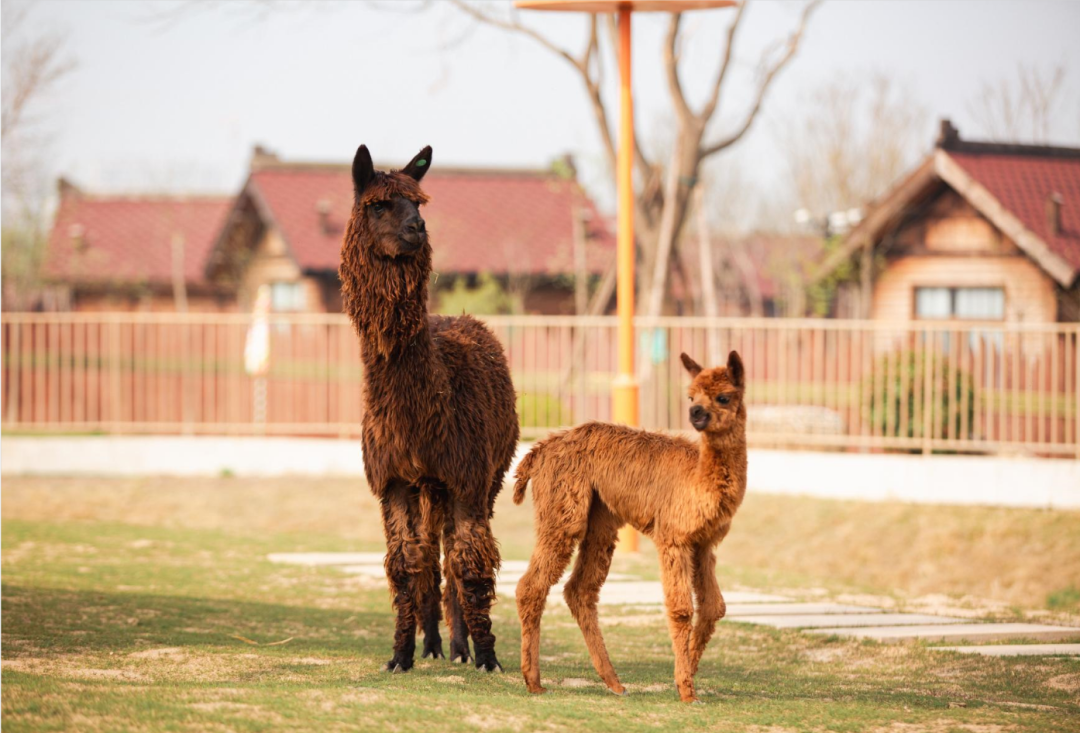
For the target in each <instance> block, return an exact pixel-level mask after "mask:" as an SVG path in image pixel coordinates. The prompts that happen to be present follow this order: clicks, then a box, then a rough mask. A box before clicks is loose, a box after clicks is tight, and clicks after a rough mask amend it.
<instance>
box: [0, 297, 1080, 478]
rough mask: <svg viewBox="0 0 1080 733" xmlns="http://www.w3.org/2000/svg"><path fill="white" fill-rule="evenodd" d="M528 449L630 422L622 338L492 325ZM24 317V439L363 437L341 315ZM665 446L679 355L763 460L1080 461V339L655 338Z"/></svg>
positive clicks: (355, 366) (647, 330)
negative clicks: (620, 376)
mask: <svg viewBox="0 0 1080 733" xmlns="http://www.w3.org/2000/svg"><path fill="white" fill-rule="evenodd" d="M485 320H486V321H487V323H488V325H489V326H490V327H491V328H492V329H493V330H494V331H495V333H496V334H497V335H498V337H499V338H500V339H501V340H502V342H503V344H504V345H505V347H506V350H507V354H508V356H509V359H510V363H511V369H512V371H513V375H514V381H515V384H516V387H517V390H518V413H519V415H520V418H521V421H522V429H523V434H525V435H526V436H537V435H542V434H544V433H546V432H548V431H549V430H551V429H552V428H556V427H562V426H569V425H573V424H576V423H580V422H582V421H585V420H591V419H597V420H606V419H610V393H611V382H612V379H613V377H614V373H615V321H614V319H612V318H607V317H600V318H577V317H533V316H521V317H516V316H514V317H501V316H500V317H488V318H487V319H485ZM252 324H253V319H252V317H251V316H249V315H242V314H236V315H220V314H187V315H180V314H133V313H115V314H102V313H93V314H89V313H88V314H80V313H71V314H66V313H65V314H5V315H4V316H3V323H2V343H3V405H2V411H3V412H2V414H3V426H4V429H5V430H8V431H39V432H41V431H47V432H81V431H85V432H98V431H104V432H110V433H174V434H175V433H204V434H291V435H336V436H355V435H357V434H358V433H359V430H360V422H361V390H362V384H363V370H362V365H361V361H360V352H359V346H358V342H357V339H356V337H355V334H354V333H353V330H352V326H351V325H350V324H349V322H348V320H347V319H346V318H345V317H344V316H339V315H274V316H271V317H270V318H269V319H268V321H267V322H266V324H265V332H266V333H267V334H268V336H269V338H268V340H267V350H266V357H267V358H266V360H265V363H266V370H265V372H264V373H259V372H258V371H257V370H256V372H255V373H251V372H249V369H248V368H247V367H248V366H250V365H246V364H245V346H246V345H247V344H248V343H249V340H250V339H251V338H252V335H251V332H252ZM637 325H638V376H639V381H640V383H641V416H642V422H643V424H644V425H645V426H646V427H650V428H660V429H669V430H683V429H686V428H687V421H686V414H685V413H686V396H685V390H686V383H687V380H686V377H685V375H684V373H683V371H682V367H681V365H680V363H679V358H678V357H679V353H680V352H681V351H686V352H688V353H690V354H691V355H693V356H694V357H695V358H696V359H697V360H698V361H700V362H702V363H703V364H706V365H708V364H717V363H721V362H722V361H723V360H724V359H725V358H726V355H727V350H728V349H737V350H738V351H739V352H740V353H741V355H742V357H743V360H744V362H745V364H746V368H747V375H748V402H749V408H750V409H749V415H750V438H751V441H752V442H753V443H754V444H756V445H784V446H792V447H814V446H817V447H834V448H862V449H867V448H874V449H891V450H907V451H923V452H931V451H958V452H1023V453H1030V454H1039V455H1059V456H1072V457H1080V440H1078V435H1077V430H1078V414H1080V390H1078V384H1080V359H1078V356H1080V354H1078V343H1080V326H1077V325H1075V324H1053V325H1048V326H1030V325H1024V326H1021V325H1009V324H1002V323H956V322H948V323H946V322H940V323H934V322H913V323H901V324H882V323H874V322H867V321H839V320H809V319H798V320H794V319H726V318H725V319H704V318H659V319H652V320H647V319H639V320H638V324H637Z"/></svg>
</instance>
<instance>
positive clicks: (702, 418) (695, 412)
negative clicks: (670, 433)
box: [690, 405, 710, 430]
mask: <svg viewBox="0 0 1080 733" xmlns="http://www.w3.org/2000/svg"><path fill="white" fill-rule="evenodd" d="M709 418H710V415H709V411H708V410H706V409H705V408H704V407H702V406H701V405H694V406H693V407H691V408H690V424H691V425H693V426H694V427H695V428H697V429H698V430H704V429H705V426H707V425H708V424H709Z"/></svg>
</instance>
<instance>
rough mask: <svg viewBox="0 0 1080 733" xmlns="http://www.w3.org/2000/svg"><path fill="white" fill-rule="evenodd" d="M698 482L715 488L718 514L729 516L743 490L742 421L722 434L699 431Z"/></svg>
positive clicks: (743, 442)
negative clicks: (700, 435) (700, 432)
mask: <svg viewBox="0 0 1080 733" xmlns="http://www.w3.org/2000/svg"><path fill="white" fill-rule="evenodd" d="M697 481H698V485H699V486H704V487H707V488H709V489H713V490H715V491H716V496H715V499H716V500H717V501H718V502H719V511H720V513H721V514H724V515H727V516H730V515H733V514H734V513H735V510H736V509H738V508H739V504H741V503H742V499H743V494H744V493H745V491H746V431H745V429H744V427H743V425H742V424H740V425H738V426H736V427H735V428H734V429H732V430H731V431H729V432H728V433H726V434H725V435H723V436H709V435H707V434H702V437H701V448H700V451H699V454H698V465H697Z"/></svg>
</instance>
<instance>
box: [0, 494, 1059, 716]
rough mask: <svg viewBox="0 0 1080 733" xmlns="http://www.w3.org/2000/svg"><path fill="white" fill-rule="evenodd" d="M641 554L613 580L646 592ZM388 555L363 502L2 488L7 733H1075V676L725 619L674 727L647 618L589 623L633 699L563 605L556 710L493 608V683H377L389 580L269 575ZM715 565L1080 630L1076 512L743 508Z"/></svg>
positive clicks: (429, 666) (822, 504)
mask: <svg viewBox="0 0 1080 733" xmlns="http://www.w3.org/2000/svg"><path fill="white" fill-rule="evenodd" d="M530 511H531V510H530V509H529V508H528V506H526V507H524V508H519V507H514V506H513V505H512V504H511V503H510V501H509V492H505V493H504V495H503V496H502V497H501V498H500V504H499V506H498V508H497V510H496V534H497V536H498V537H499V539H500V540H501V542H502V547H503V554H504V557H506V558H520V559H524V558H527V556H528V552H529V548H530V545H531V542H532V535H531V529H530V527H531V515H530ZM644 544H645V545H646V546H645V548H644V549H643V552H642V553H641V555H640V556H639V557H636V558H633V559H627V558H621V557H620V558H619V559H617V561H616V567H615V568H614V570H615V571H619V572H634V573H638V574H641V575H643V576H646V577H649V576H652V577H655V574H656V566H655V557H654V555H653V553H652V552H651V548H650V547H648V544H647V543H644ZM380 548H381V528H380V524H379V518H378V511H377V510H376V508H375V506H374V502H373V501H372V499H371V497H370V495H369V494H368V492H367V490H366V488H364V487H363V486H362V485H361V483H360V482H359V481H348V480H339V479H328V480H312V479H274V480H267V481H255V480H248V479H235V478H234V479H228V478H222V479H216V480H182V479H157V478H146V479H139V480H87V479H78V480H76V479H16V478H6V479H5V480H4V481H3V555H2V558H3V647H2V656H3V693H2V695H3V724H4V730H5V731H22V730H33V731H45V730H74V731H105V730H109V731H112V730H131V731H158V730H161V731H229V730H237V731H249V730H250V731H258V730H312V731H336V730H395V731H411V730H419V731H425V732H428V733H430V732H433V731H441V730H468V731H477V730H481V731H483V730H514V731H530V730H564V729H565V730H589V731H638V730H642V731H644V730H648V731H652V730H673V731H684V730H695V729H708V730H717V731H727V730H731V731H742V730H749V731H755V732H757V733H766V732H773V733H779V732H781V731H789V730H791V731H803V730H805V731H825V730H832V731H863V730H883V731H897V732H898V733H900V732H902V733H909V732H910V731H917V730H928V731H953V730H956V731H983V732H987V733H989V732H993V731H1012V730H1017V731H1020V730H1025V731H1026V730H1032V731H1040V730H1044V731H1063V730H1077V729H1080V724H1078V723H1077V721H1078V720H1080V660H1076V659H1048V658H1027V659H1024V658H1011V659H1008V658H1006V659H991V658H983V657H976V656H965V655H956V654H947V653H941V652H935V651H932V650H930V649H929V648H927V647H926V646H924V645H920V644H902V645H879V644H875V643H870V642H858V641H845V640H839V639H830V638H822V637H815V636H812V635H807V634H800V633H798V632H794V631H774V630H768V629H763V628H758V627H752V626H748V625H742V624H736V623H731V622H723V623H721V625H720V627H719V630H718V632H717V634H716V637H715V638H714V640H713V642H712V644H711V645H710V647H709V649H708V651H707V653H706V656H705V659H704V660H703V662H702V665H701V672H700V673H699V676H698V687H699V693H700V696H701V698H702V700H703V701H704V702H705V704H704V705H700V706H685V705H682V704H680V703H679V702H678V697H677V694H676V692H675V689H674V685H673V683H672V654H671V648H670V642H669V640H668V636H667V629H666V625H665V624H664V621H663V618H662V616H661V615H660V614H659V613H656V612H643V611H641V610H640V609H639V610H624V611H619V610H618V609H608V608H604V609H602V611H601V614H602V619H603V621H604V631H605V636H606V639H607V642H608V648H609V650H610V651H611V653H612V657H613V661H614V664H615V667H616V669H617V670H618V671H619V673H620V675H621V677H622V680H623V682H624V683H625V684H627V687H628V688H629V691H630V694H629V695H628V696H627V697H625V698H616V697H614V696H612V695H610V694H608V693H607V692H606V690H605V689H604V688H603V687H602V686H601V685H600V683H599V681H598V679H597V678H596V675H595V673H594V672H593V670H592V667H591V665H590V664H589V661H588V656H587V654H586V652H585V648H584V643H583V641H582V639H581V635H580V633H579V631H578V629H577V626H576V624H574V622H573V619H572V618H571V617H570V615H569V613H568V612H567V611H566V610H565V609H564V608H563V607H562V606H553V607H552V609H551V610H550V611H549V612H548V614H547V615H546V616H545V625H544V641H543V646H542V655H543V657H542V661H543V669H542V673H543V675H544V684H545V685H546V686H547V687H548V688H549V690H550V692H549V693H548V694H547V695H545V696H542V697H531V696H529V695H527V693H526V692H525V688H524V684H523V683H522V681H521V678H520V674H519V671H518V654H517V650H518V644H519V634H518V626H517V620H516V615H515V613H514V609H513V604H512V603H510V602H508V601H507V600H501V601H500V602H499V603H498V604H497V605H496V608H495V611H494V626H495V633H496V635H497V636H498V652H499V655H500V660H501V661H502V663H503V666H504V667H505V668H506V673H505V674H502V675H498V674H494V675H488V674H484V673H481V672H477V671H476V670H474V669H473V668H471V667H469V668H465V669H463V668H461V667H459V666H454V665H451V664H450V663H449V662H446V661H438V662H435V661H430V660H418V662H417V666H416V668H415V669H414V670H413V671H412V672H410V673H409V674H405V675H387V674H385V673H382V672H381V671H380V667H381V665H382V663H383V662H385V661H386V659H388V658H389V656H390V641H391V635H392V629H393V619H392V616H391V613H390V608H389V597H388V593H387V591H386V588H385V586H384V584H383V583H382V582H380V581H373V580H370V579H364V578H361V577H358V576H350V575H345V574H343V573H341V572H340V571H338V570H335V569H332V568H306V567H298V566H285V565H274V564H271V563H269V562H268V561H267V560H266V555H267V553H270V552H286V551H287V552H303V551H316V550H326V551H345V550H378V549H380ZM720 556H721V562H722V567H721V569H720V577H721V587H723V588H729V589H730V588H736V587H756V588H761V589H764V590H778V589H781V590H783V589H790V590H792V591H793V592H795V593H797V594H799V595H801V596H804V597H833V598H850V597H856V596H858V595H874V596H876V597H878V598H881V599H882V600H884V601H886V602H892V603H895V604H897V605H899V606H901V607H919V606H923V607H925V605H926V604H928V603H935V604H938V605H940V606H946V607H949V608H953V609H961V610H966V612H968V613H971V614H974V615H981V614H983V613H984V612H986V611H987V610H990V611H992V612H993V613H995V614H997V615H1001V616H1004V617H1009V618H1016V617H1021V616H1024V617H1031V616H1040V617H1045V618H1048V619H1051V620H1055V621H1063V622H1066V623H1074V624H1076V623H1080V618H1078V616H1077V614H1078V612H1080V609H1078V606H1080V591H1078V590H1077V588H1076V585H1077V584H1078V583H1080V513H1076V512H1037V511H1025V510H990V509H949V508H940V507H907V506H903V505H891V504H858V503H851V502H831V501H822V500H811V499H793V498H783V497H768V496H750V497H748V499H747V502H746V504H745V505H744V507H743V509H742V510H741V512H740V515H739V518H738V519H737V520H736V524H735V527H734V529H733V531H732V534H731V536H730V538H729V539H728V541H727V542H726V543H725V545H724V546H723V547H722V548H721V552H720ZM281 642H284V643H281Z"/></svg>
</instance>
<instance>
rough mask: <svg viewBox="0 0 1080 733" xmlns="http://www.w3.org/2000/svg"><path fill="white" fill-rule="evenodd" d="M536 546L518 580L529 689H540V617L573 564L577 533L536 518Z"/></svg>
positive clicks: (524, 671) (524, 666)
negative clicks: (553, 589) (552, 593)
mask: <svg viewBox="0 0 1080 733" xmlns="http://www.w3.org/2000/svg"><path fill="white" fill-rule="evenodd" d="M536 534H537V537H536V547H535V548H533V553H532V557H531V558H529V568H528V570H526V571H525V574H524V575H522V576H521V580H519V581H518V584H517V609H518V618H520V619H521V674H522V676H523V677H524V678H525V686H526V687H527V688H528V689H529V692H536V693H540V692H543V691H544V688H543V687H541V686H540V617H541V616H543V615H544V605H545V604H546V603H547V596H548V591H550V590H551V586H553V585H555V583H557V582H558V581H559V578H561V577H562V574H563V571H565V570H566V566H567V565H569V564H570V555H571V554H573V552H574V544H575V543H576V542H577V537H576V536H575V534H574V533H572V532H568V531H567V530H566V529H565V528H563V527H561V526H556V527H552V526H550V525H549V526H543V525H541V524H540V519H539V517H538V518H537V526H536Z"/></svg>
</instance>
